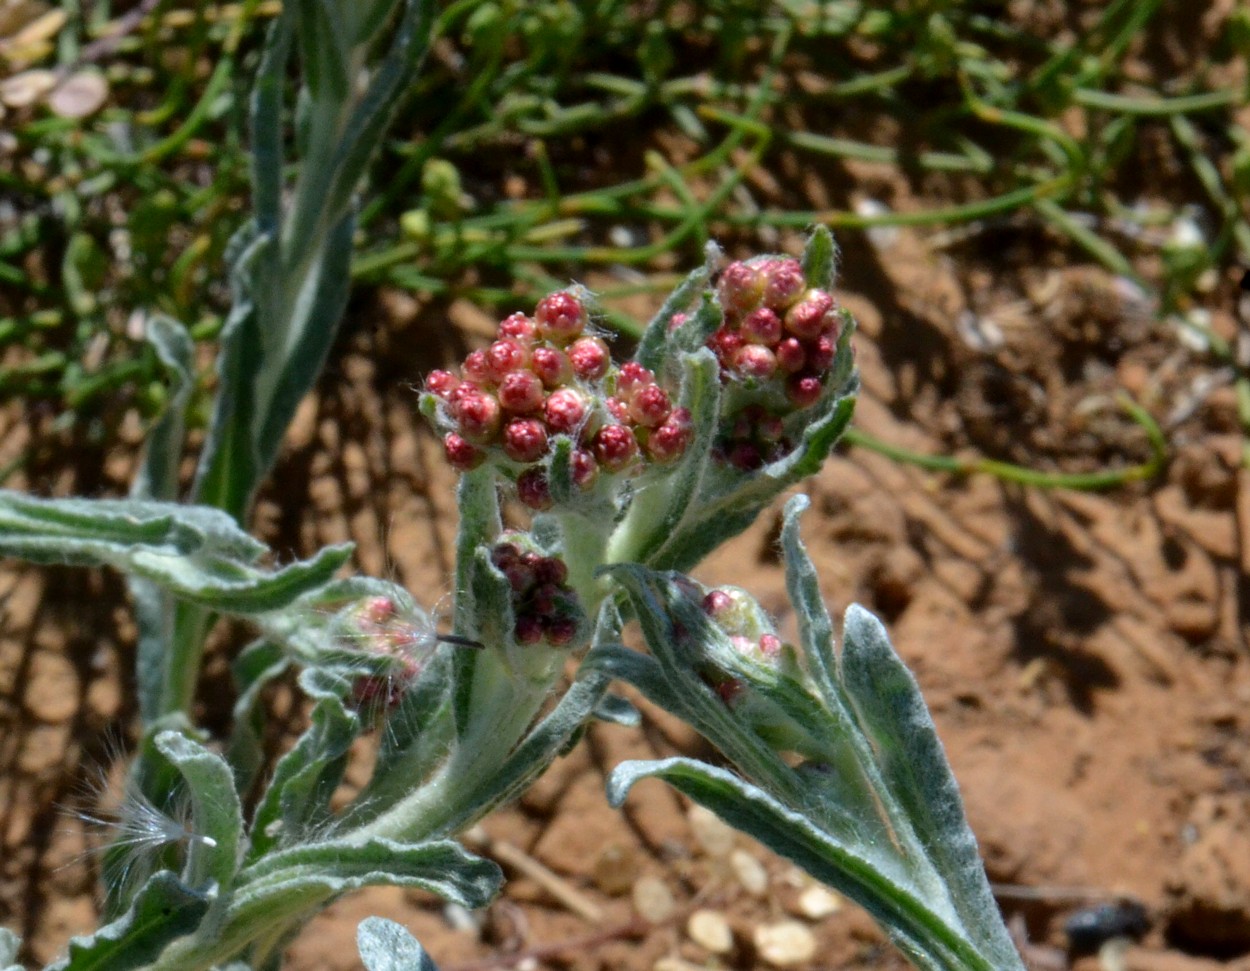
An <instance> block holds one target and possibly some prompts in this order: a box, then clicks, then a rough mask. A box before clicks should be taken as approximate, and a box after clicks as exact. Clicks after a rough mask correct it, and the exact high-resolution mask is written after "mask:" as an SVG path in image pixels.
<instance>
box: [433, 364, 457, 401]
mask: <svg viewBox="0 0 1250 971" xmlns="http://www.w3.org/2000/svg"><path fill="white" fill-rule="evenodd" d="M458 387H460V379H459V378H458V377H456V376H455V375H454V374H452V373H451V372H450V371H431V372H430V373H429V374H427V375H426V377H425V390H426V391H428V392H429V393H430V394H435V395H438V396H439V397H440V398H442V399H443V400H444V401H446V400H447V399H448V397H449V396H450V395H451V393H452V392H453V391H455V390H456V388H458Z"/></svg>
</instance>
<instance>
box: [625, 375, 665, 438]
mask: <svg viewBox="0 0 1250 971" xmlns="http://www.w3.org/2000/svg"><path fill="white" fill-rule="evenodd" d="M672 410H673V403H672V402H671V401H669V400H668V392H666V391H665V390H664V389H663V388H661V387H660V386H659V385H658V384H648V385H644V386H643V387H640V388H639V389H638V390H637V391H635V392H634V395H633V398H632V399H631V401H630V402H629V417H630V418H632V419H633V420H634V421H635V422H637V423H638V424H639V425H642V426H644V427H645V428H655V427H656V426H657V425H660V424H661V423H662V422H663V421H664V419H665V418H667V417H668V416H669V413H670V412H671V411H672Z"/></svg>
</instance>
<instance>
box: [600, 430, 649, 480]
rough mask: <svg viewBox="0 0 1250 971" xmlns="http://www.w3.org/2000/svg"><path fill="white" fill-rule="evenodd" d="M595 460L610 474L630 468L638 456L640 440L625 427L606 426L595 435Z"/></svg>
mask: <svg viewBox="0 0 1250 971" xmlns="http://www.w3.org/2000/svg"><path fill="white" fill-rule="evenodd" d="M592 448H593V450H594V454H595V458H596V459H598V460H599V464H600V465H602V466H603V467H604V468H605V469H607V470H608V471H609V472H621V471H623V470H624V469H626V468H628V467H629V466H630V465H631V464H632V463H633V461H634V459H635V458H636V457H637V455H638V440H637V439H636V438H634V433H633V432H631V431H630V430H629V429H628V428H626V427H625V426H624V425H604V426H603V427H602V428H600V429H599V431H598V432H596V433H595V439H594V443H593V445H592Z"/></svg>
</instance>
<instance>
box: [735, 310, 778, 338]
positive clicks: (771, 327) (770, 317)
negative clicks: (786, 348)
mask: <svg viewBox="0 0 1250 971" xmlns="http://www.w3.org/2000/svg"><path fill="white" fill-rule="evenodd" d="M741 334H742V336H743V338H744V339H745V340H748V341H750V342H751V343H752V344H766V345H768V346H769V347H772V346H773V345H774V344H776V343H777V341H779V340H781V318H780V317H778V316H777V314H776V313H775V312H773V311H772V310H769V309H768V308H767V307H757V308H756V309H755V310H752V311H751V312H750V313H749V314H747V315H746V317H745V319H743V321H742V328H741Z"/></svg>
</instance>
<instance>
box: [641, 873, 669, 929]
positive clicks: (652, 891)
mask: <svg viewBox="0 0 1250 971" xmlns="http://www.w3.org/2000/svg"><path fill="white" fill-rule="evenodd" d="M633 902H634V910H635V911H637V913H638V916H639V917H641V918H642V919H643V920H645V921H647V922H648V923H651V924H662V923H664V921H666V920H668V919H669V918H670V917H672V916H673V911H674V910H676V909H677V901H676V900H674V899H673V892H672V891H671V890H669V889H668V884H666V883H665V882H664V881H663V880H661V879H660V878H659V877H653V876H645V877H639V878H638V882H637V883H635V884H634V892H633Z"/></svg>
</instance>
